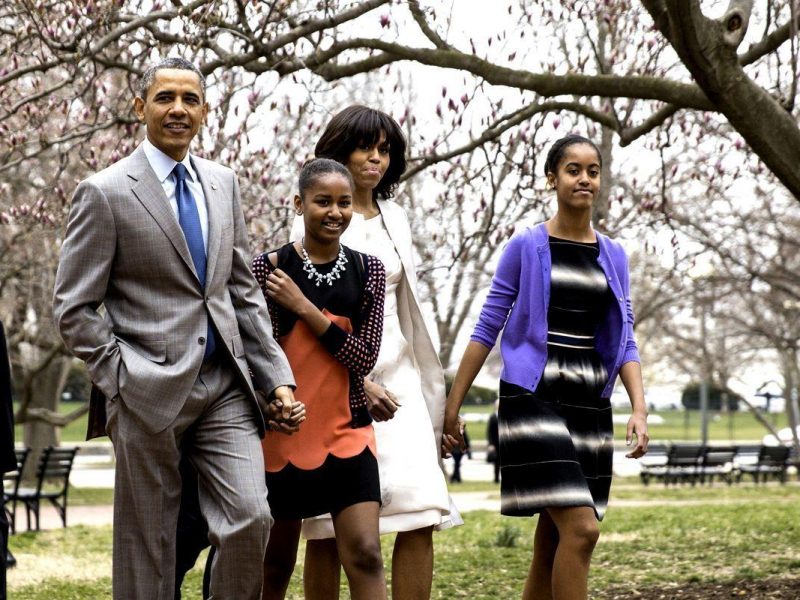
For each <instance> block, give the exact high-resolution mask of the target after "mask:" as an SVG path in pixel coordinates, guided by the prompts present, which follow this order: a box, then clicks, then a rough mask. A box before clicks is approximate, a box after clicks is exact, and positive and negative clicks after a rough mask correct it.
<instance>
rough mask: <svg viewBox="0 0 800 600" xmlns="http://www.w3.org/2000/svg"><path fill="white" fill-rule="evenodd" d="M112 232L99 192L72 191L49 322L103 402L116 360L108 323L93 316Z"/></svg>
mask: <svg viewBox="0 0 800 600" xmlns="http://www.w3.org/2000/svg"><path fill="white" fill-rule="evenodd" d="M116 245H117V230H116V226H115V223H114V215H113V213H112V211H111V207H110V206H109V203H108V198H107V197H106V195H105V193H104V192H103V190H102V189H100V188H99V187H98V186H97V185H95V184H94V183H91V182H90V181H84V182H82V183H81V184H80V185H79V186H78V189H77V190H75V194H74V196H73V199H72V208H71V209H70V215H69V220H68V222H67V231H66V234H65V236H64V242H63V244H62V246H61V256H60V258H59V261H58V270H57V272H56V282H55V290H54V294H53V316H54V318H55V323H56V328H57V330H58V332H59V334H60V335H61V339H62V340H64V344H65V345H66V347H67V348H68V349H69V350H70V352H72V353H73V354H74V355H75V356H77V357H78V358H80V359H81V360H83V361H84V362H85V363H86V368H87V370H88V371H89V375H90V377H91V379H92V381H93V382H94V383H95V385H96V386H97V387H98V388H99V389H100V390H101V391H102V392H103V394H104V395H105V396H106V398H113V397H115V396H116V395H117V394H118V393H119V385H118V378H119V376H118V373H119V366H120V362H121V358H120V355H119V347H118V346H117V341H116V338H115V337H114V334H113V333H112V331H111V327H110V325H109V323H108V322H107V321H106V320H105V319H104V318H103V317H102V316H101V315H100V314H99V313H98V312H97V310H98V308H99V307H100V305H101V304H102V302H103V299H104V298H105V296H106V291H107V288H108V281H109V277H110V274H111V269H112V266H113V264H114V256H115V252H116Z"/></svg>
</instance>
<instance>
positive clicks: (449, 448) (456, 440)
mask: <svg viewBox="0 0 800 600" xmlns="http://www.w3.org/2000/svg"><path fill="white" fill-rule="evenodd" d="M465 448H466V444H465V443H464V422H463V421H462V420H461V417H459V416H458V415H455V416H452V415H448V414H447V413H445V415H444V429H443V430H442V457H444V458H447V457H449V456H450V455H451V454H452V453H453V451H454V450H461V451H462V452H463V451H464V449H465Z"/></svg>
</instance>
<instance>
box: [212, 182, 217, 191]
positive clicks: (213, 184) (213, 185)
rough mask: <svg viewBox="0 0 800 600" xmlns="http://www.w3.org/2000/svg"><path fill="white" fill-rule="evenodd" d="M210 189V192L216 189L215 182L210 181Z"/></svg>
mask: <svg viewBox="0 0 800 600" xmlns="http://www.w3.org/2000/svg"><path fill="white" fill-rule="evenodd" d="M211 189H212V190H215V189H217V182H216V181H212V182H211Z"/></svg>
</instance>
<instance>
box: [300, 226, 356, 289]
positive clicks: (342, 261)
mask: <svg viewBox="0 0 800 600" xmlns="http://www.w3.org/2000/svg"><path fill="white" fill-rule="evenodd" d="M305 241H306V238H303V239H301V240H300V250H302V251H303V271H305V272H306V273H308V278H309V279H316V283H315V285H316V286H317V287H319V283H320V281H324V282H326V283H327V284H328V285H329V286H332V285H333V281H334V279H339V278H340V277H341V276H342V273H344V271H345V269H346V268H347V257H346V256H345V255H344V248H342V245H341V244H339V256H338V257H337V258H336V264H335V265H333V269H331V272H330V273H325V274H323V273H320V272H319V271H317V268H316V267H315V266H314V263H312V262H311V259H310V258H309V256H308V252H306V245H305Z"/></svg>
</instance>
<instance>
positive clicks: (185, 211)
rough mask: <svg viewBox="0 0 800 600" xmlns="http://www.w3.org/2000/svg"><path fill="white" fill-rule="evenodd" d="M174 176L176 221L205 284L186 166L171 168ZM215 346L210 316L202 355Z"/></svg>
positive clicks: (197, 217) (203, 259)
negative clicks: (176, 208)
mask: <svg viewBox="0 0 800 600" xmlns="http://www.w3.org/2000/svg"><path fill="white" fill-rule="evenodd" d="M172 174H173V175H174V176H175V200H176V201H177V203H178V222H179V223H180V224H181V229H183V235H184V237H185V238H186V245H187V246H189V254H191V255H192V262H193V263H194V268H195V271H197V278H198V279H199V280H200V285H201V286H203V288H205V286H206V248H205V245H204V244H203V229H202V228H201V227H200V213H198V212H197V203H196V202H195V200H194V196H192V191H191V190H190V189H189V186H188V185H186V167H184V166H183V165H182V164H181V163H178V164H176V165H175V168H174V169H173V170H172ZM216 347H217V343H216V340H215V339H214V328H213V327H212V326H211V316H209V318H208V333H207V335H206V349H205V354H204V357H205V358H208V357H209V356H211V354H213V352H214V349H215V348H216Z"/></svg>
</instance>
